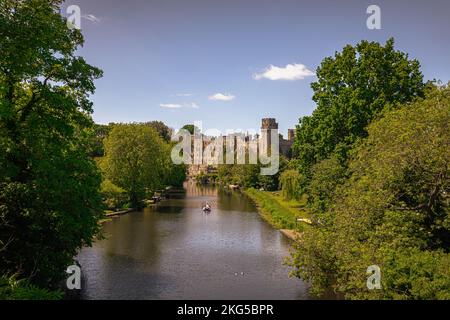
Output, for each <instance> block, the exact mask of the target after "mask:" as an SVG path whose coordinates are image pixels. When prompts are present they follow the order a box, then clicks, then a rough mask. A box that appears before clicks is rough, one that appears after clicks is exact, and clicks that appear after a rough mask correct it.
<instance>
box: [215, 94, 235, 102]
mask: <svg viewBox="0 0 450 320" xmlns="http://www.w3.org/2000/svg"><path fill="white" fill-rule="evenodd" d="M235 98H236V97H235V96H233V95H231V94H223V93H216V94H214V95H212V96H210V97H209V98H208V99H209V100H213V101H231V100H234V99H235Z"/></svg>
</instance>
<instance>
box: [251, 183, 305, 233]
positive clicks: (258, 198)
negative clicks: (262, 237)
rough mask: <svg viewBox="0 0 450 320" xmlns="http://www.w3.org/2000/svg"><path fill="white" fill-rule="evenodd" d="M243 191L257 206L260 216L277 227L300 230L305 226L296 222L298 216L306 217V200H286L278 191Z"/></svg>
mask: <svg viewBox="0 0 450 320" xmlns="http://www.w3.org/2000/svg"><path fill="white" fill-rule="evenodd" d="M244 193H245V194H246V195H247V196H249V197H250V198H251V199H252V200H253V201H254V202H255V204H256V205H257V206H258V209H259V212H260V214H261V216H262V217H263V218H264V219H265V220H266V221H267V222H269V223H270V224H271V225H273V226H274V227H275V228H277V229H289V230H297V231H302V230H303V229H304V228H305V227H307V226H306V225H305V224H303V223H299V224H297V223H296V220H297V219H298V218H308V217H309V215H308V213H307V211H306V208H305V206H306V200H305V199H303V200H301V201H296V200H292V201H286V200H284V199H283V197H282V196H281V195H280V194H279V192H267V191H259V190H256V189H253V188H251V189H246V190H244Z"/></svg>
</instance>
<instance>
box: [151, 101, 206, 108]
mask: <svg viewBox="0 0 450 320" xmlns="http://www.w3.org/2000/svg"><path fill="white" fill-rule="evenodd" d="M159 106H160V107H161V108H166V109H181V108H191V109H199V108H200V107H199V105H198V104H197V103H195V102H191V103H183V104H178V103H161V104H160V105H159Z"/></svg>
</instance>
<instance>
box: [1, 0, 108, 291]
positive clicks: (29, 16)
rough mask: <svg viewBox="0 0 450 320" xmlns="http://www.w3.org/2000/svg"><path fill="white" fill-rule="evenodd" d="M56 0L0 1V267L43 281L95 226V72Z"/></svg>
mask: <svg viewBox="0 0 450 320" xmlns="http://www.w3.org/2000/svg"><path fill="white" fill-rule="evenodd" d="M60 4H61V1H58V0H34V1H31V0H30V1H25V0H24V1H17V0H14V1H12V0H2V1H1V2H0V217H1V220H0V247H1V246H3V248H2V250H1V252H0V273H1V274H5V275H7V276H10V275H17V277H19V278H30V280H31V282H32V284H37V285H40V286H45V287H47V286H52V285H54V284H56V283H57V282H58V281H59V280H61V279H62V278H63V277H64V276H65V270H66V268H67V266H69V265H71V264H73V257H74V256H75V255H76V253H77V251H78V249H80V248H81V247H83V246H85V245H90V244H91V243H92V239H93V237H94V236H95V235H97V234H98V232H99V226H98V220H99V219H100V218H101V216H102V214H103V212H102V204H101V197H100V194H99V188H100V183H101V177H100V173H99V171H98V169H97V166H96V164H95V162H94V161H93V160H91V159H90V158H89V156H88V153H89V151H90V150H89V143H90V141H92V140H91V138H92V137H91V132H92V127H93V122H92V119H91V117H90V114H91V113H92V103H91V102H90V101H89V94H91V93H93V92H94V90H95V86H94V80H95V79H97V78H99V77H100V76H101V75H102V72H101V71H100V70H99V69H97V68H95V67H92V66H90V65H89V64H87V63H86V62H85V60H84V59H83V58H82V57H79V56H76V50H77V48H78V47H79V46H81V45H82V44H83V37H82V35H81V33H80V32H79V30H76V29H73V30H70V29H69V28H68V27H67V24H66V20H65V19H64V18H62V16H61V15H60V14H59V6H60Z"/></svg>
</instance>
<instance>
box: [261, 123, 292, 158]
mask: <svg viewBox="0 0 450 320" xmlns="http://www.w3.org/2000/svg"><path fill="white" fill-rule="evenodd" d="M272 130H276V131H277V132H278V123H277V120H276V119H274V118H264V119H262V125H261V138H262V139H263V141H262V143H263V146H265V147H266V148H267V146H270V144H271V137H270V132H271V131H272ZM294 138H295V129H289V130H288V139H287V140H286V139H284V137H283V135H282V134H280V154H282V155H283V156H285V157H286V158H291V155H292V152H291V149H292V144H293V143H294ZM265 150H267V149H265Z"/></svg>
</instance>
